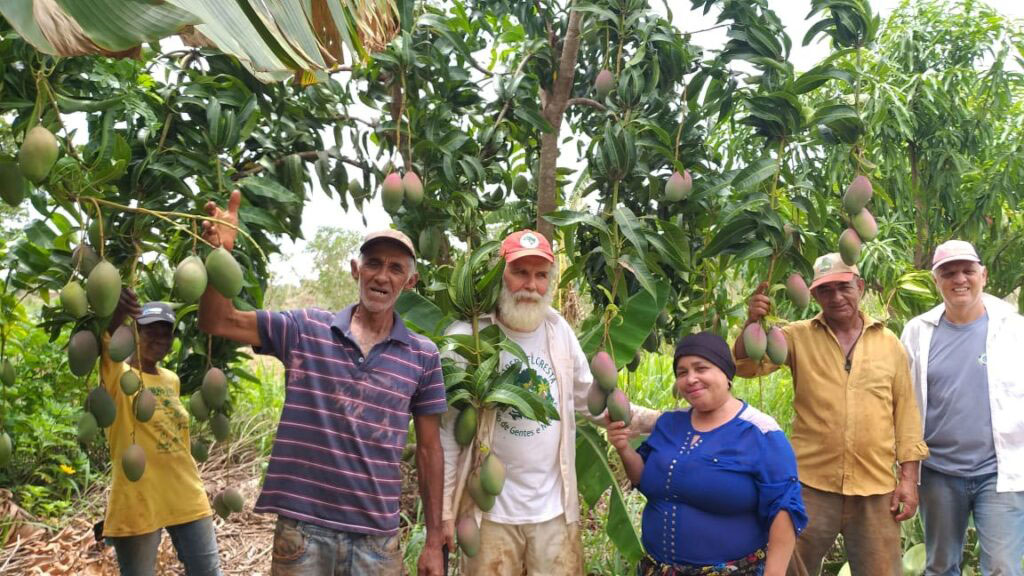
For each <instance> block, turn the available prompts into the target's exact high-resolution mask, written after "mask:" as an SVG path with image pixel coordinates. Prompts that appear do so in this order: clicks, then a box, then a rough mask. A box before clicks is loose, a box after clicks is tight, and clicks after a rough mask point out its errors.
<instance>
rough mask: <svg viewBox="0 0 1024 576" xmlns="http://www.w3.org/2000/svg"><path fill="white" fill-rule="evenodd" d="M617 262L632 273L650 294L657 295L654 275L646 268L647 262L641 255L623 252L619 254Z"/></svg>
mask: <svg viewBox="0 0 1024 576" xmlns="http://www.w3.org/2000/svg"><path fill="white" fill-rule="evenodd" d="M619 264H620V265H621V266H622V267H623V268H625V269H626V270H629V271H630V273H632V274H633V276H634V277H635V278H636V280H637V282H639V283H640V285H641V286H643V287H644V290H647V291H648V292H650V293H651V294H652V295H657V293H658V288H657V285H656V284H655V280H654V276H651V271H650V270H648V269H647V263H646V262H644V259H643V258H642V257H636V256H633V255H632V254H623V255H622V256H619Z"/></svg>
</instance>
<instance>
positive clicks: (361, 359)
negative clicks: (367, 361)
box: [356, 356, 363, 364]
mask: <svg viewBox="0 0 1024 576" xmlns="http://www.w3.org/2000/svg"><path fill="white" fill-rule="evenodd" d="M356 362H359V363H360V364H362V362H363V357H362V356H360V357H359V359H358V360H356Z"/></svg>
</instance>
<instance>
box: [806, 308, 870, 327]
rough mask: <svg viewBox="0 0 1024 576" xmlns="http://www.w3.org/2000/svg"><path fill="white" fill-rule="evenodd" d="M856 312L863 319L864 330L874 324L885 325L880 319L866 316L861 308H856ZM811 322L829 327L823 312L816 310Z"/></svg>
mask: <svg viewBox="0 0 1024 576" xmlns="http://www.w3.org/2000/svg"><path fill="white" fill-rule="evenodd" d="M857 313H858V314H860V318H861V320H863V321H864V332H867V331H868V329H869V328H873V327H874V326H885V324H883V323H882V321H881V320H876V319H874V318H872V317H871V316H868V315H867V314H866V313H864V311H863V310H858V311H857ZM811 322H813V323H815V324H817V325H819V326H821V327H822V328H829V325H828V323H827V322H825V313H824V312H818V314H817V315H815V316H814V318H812V319H811Z"/></svg>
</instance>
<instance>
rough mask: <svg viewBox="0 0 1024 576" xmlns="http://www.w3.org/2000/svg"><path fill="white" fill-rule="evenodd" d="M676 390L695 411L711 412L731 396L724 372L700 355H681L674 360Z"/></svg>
mask: <svg viewBox="0 0 1024 576" xmlns="http://www.w3.org/2000/svg"><path fill="white" fill-rule="evenodd" d="M676 391H677V392H678V393H679V395H680V396H682V397H683V398H685V399H686V401H687V402H689V403H690V406H693V409H694V410H696V411H697V412H712V411H714V410H717V409H718V408H721V407H722V405H724V404H725V403H726V402H728V401H729V399H731V398H732V391H731V390H730V389H729V378H728V377H727V376H726V375H725V372H722V370H721V369H720V368H719V367H718V366H715V365H714V364H712V363H711V362H709V361H707V360H706V359H704V358H702V357H701V356H681V357H680V358H679V360H678V361H677V362H676Z"/></svg>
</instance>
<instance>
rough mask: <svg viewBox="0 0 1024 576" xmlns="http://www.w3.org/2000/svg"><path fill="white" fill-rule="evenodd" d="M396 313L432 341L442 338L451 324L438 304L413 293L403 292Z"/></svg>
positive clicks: (396, 306) (397, 303) (396, 304)
mask: <svg viewBox="0 0 1024 576" xmlns="http://www.w3.org/2000/svg"><path fill="white" fill-rule="evenodd" d="M395 311H396V312H398V315H399V316H401V317H402V321H403V322H405V323H406V324H408V325H409V326H410V327H411V328H412V329H413V330H414V331H416V332H418V333H420V334H423V335H424V336H426V337H428V338H431V339H437V338H440V337H441V335H442V334H444V330H445V328H447V327H448V325H449V324H450V323H451V319H450V318H448V317H447V316H445V314H444V312H443V311H442V310H441V309H440V308H438V307H437V305H436V304H434V303H433V302H431V301H430V300H427V299H426V298H424V297H423V296H421V295H419V294H418V293H416V292H412V291H405V292H402V294H401V296H399V297H398V300H397V301H396V302H395Z"/></svg>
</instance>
